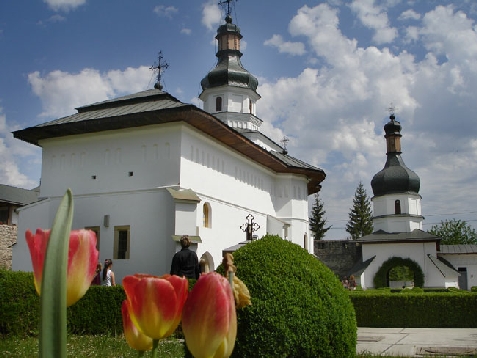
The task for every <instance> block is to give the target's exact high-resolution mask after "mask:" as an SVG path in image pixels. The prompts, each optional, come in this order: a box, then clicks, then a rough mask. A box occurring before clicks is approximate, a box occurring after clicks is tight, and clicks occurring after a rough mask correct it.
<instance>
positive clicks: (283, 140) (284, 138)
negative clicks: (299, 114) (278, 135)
mask: <svg viewBox="0 0 477 358" xmlns="http://www.w3.org/2000/svg"><path fill="white" fill-rule="evenodd" d="M289 141H290V139H288V138H287V137H286V136H283V139H282V140H281V141H280V143H282V147H283V153H284V154H287V153H288V150H287V143H288V142H289Z"/></svg>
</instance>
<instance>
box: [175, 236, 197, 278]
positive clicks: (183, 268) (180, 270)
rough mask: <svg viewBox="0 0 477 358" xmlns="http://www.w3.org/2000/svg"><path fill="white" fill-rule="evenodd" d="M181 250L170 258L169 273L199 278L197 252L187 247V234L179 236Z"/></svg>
mask: <svg viewBox="0 0 477 358" xmlns="http://www.w3.org/2000/svg"><path fill="white" fill-rule="evenodd" d="M181 246H182V250H181V251H179V252H176V254H175V255H174V257H173V258H172V264H171V275H177V276H185V277H186V278H195V279H196V280H197V279H198V278H199V259H198V258H197V254H196V253H195V252H194V251H192V250H190V249H189V246H190V240H189V237H188V236H187V235H184V236H182V237H181Z"/></svg>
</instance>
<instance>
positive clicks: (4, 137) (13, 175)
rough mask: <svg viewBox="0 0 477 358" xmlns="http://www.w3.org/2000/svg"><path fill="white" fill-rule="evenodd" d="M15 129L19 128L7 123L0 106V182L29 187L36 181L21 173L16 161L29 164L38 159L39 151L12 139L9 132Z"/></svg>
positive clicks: (35, 184)
mask: <svg viewBox="0 0 477 358" xmlns="http://www.w3.org/2000/svg"><path fill="white" fill-rule="evenodd" d="M16 129H19V128H16V127H10V126H9V125H7V121H6V116H5V114H4V113H3V110H2V108H1V107H0V161H1V163H2V165H1V166H0V183H2V184H6V185H12V186H16V187H21V188H28V189H30V188H33V187H35V186H37V185H38V182H36V181H34V180H32V179H30V178H28V176H27V175H26V174H24V173H22V170H21V169H20V167H19V164H18V163H23V164H26V165H31V163H32V162H35V161H38V160H39V157H40V151H39V149H38V148H35V147H33V146H32V145H30V144H27V143H25V142H21V141H20V140H18V139H14V138H13V135H12V134H11V132H12V131H14V130H16ZM36 164H38V163H36Z"/></svg>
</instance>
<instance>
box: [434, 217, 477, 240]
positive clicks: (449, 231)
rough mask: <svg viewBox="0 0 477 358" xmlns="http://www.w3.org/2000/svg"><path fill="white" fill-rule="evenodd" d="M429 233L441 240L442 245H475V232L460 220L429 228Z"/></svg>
mask: <svg viewBox="0 0 477 358" xmlns="http://www.w3.org/2000/svg"><path fill="white" fill-rule="evenodd" d="M429 232H430V233H431V234H432V235H436V236H438V237H440V238H441V239H442V241H441V244H443V245H465V244H474V245H477V232H476V231H475V229H474V228H473V227H471V226H470V225H469V224H467V222H465V221H462V220H456V219H452V220H445V221H441V223H440V224H438V225H434V226H432V227H431V230H429Z"/></svg>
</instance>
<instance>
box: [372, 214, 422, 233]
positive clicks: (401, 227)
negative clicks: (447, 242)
mask: <svg viewBox="0 0 477 358" xmlns="http://www.w3.org/2000/svg"><path fill="white" fill-rule="evenodd" d="M373 226H374V231H378V230H383V231H386V232H411V231H413V230H415V229H420V230H422V220H421V219H418V218H412V217H402V216H390V217H386V218H374V219H373Z"/></svg>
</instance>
